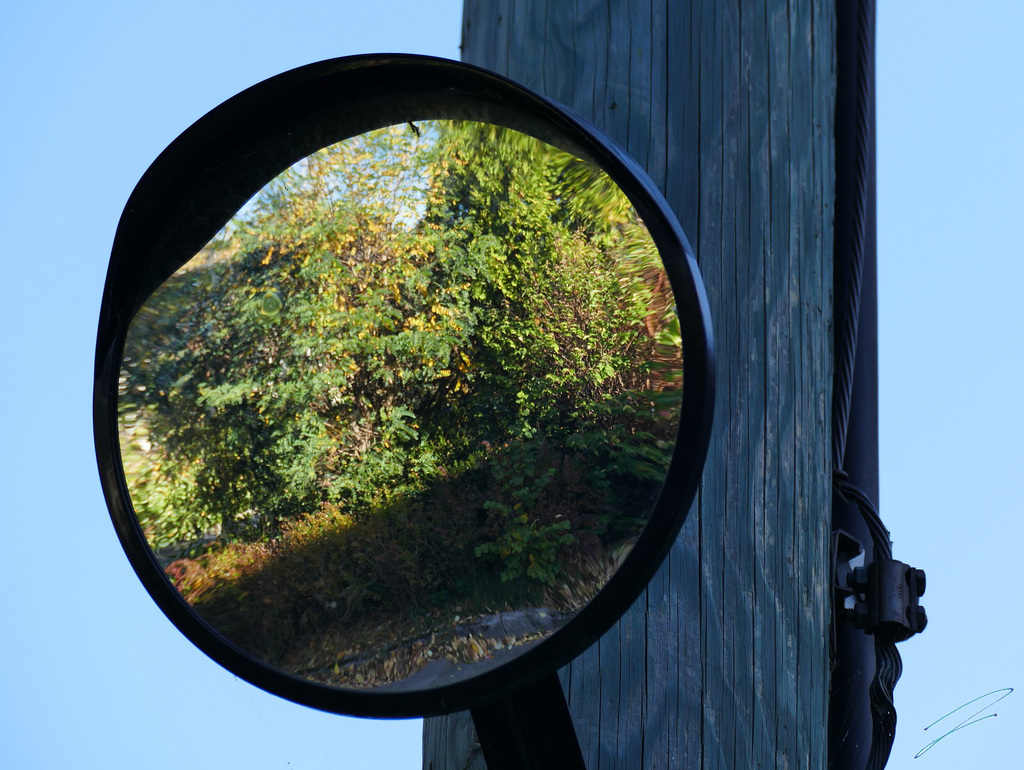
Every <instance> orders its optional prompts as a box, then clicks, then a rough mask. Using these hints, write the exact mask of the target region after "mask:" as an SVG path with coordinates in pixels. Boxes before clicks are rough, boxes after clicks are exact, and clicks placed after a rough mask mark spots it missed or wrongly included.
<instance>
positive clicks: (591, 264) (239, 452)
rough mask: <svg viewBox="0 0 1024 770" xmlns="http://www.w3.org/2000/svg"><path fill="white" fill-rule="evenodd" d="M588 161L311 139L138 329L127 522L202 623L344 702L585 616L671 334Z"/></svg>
mask: <svg viewBox="0 0 1024 770" xmlns="http://www.w3.org/2000/svg"><path fill="white" fill-rule="evenodd" d="M674 312H675V311H674V303H673V300H672V295H671V290H670V288H669V284H668V279H667V277H666V275H665V272H664V269H663V267H662V265H661V261H660V258H659V255H658V252H657V249H656V247H655V246H654V243H653V241H652V240H651V238H650V236H649V235H648V233H647V230H646V228H645V227H644V225H643V223H642V222H641V221H640V220H639V218H638V217H637V215H636V213H635V212H634V210H633V209H632V207H631V206H630V204H629V202H628V201H627V199H626V198H625V196H624V195H623V194H622V192H621V191H620V190H619V189H618V188H617V187H616V186H615V185H614V184H613V183H612V182H611V181H610V180H609V178H608V177H607V176H606V175H605V174H604V173H603V172H601V171H600V170H599V169H597V168H596V167H594V166H593V165H590V164H588V163H587V162H584V161H582V160H580V159H578V158H575V157H573V156H570V155H567V154H565V153H563V152H561V151H559V150H556V149H554V148H553V147H551V146H548V145H546V144H543V143H541V142H539V141H537V140H535V139H533V138H531V137H528V136H526V135H524V134H520V133H517V132H514V131H509V130H506V129H501V128H498V127H496V126H492V125H487V124H480V123H466V122H447V121H438V122H424V123H417V124H403V125H397V126H391V127H389V128H384V129H381V130H379V131H374V132H371V133H367V134H364V135H361V136H358V137H355V138H352V139H348V140H346V141H344V142H340V143H338V144H335V145H333V146H330V147H327V148H326V149H324V150H321V151H320V152H317V153H315V154H314V155H311V156H309V157H307V158H305V159H303V160H302V161H300V162H298V163H297V164H295V165H294V166H293V167H292V168H290V169H288V170H287V171H285V172H284V173H283V174H281V175H280V176H279V177H278V178H276V179H275V180H273V181H272V182H271V183H270V184H268V185H267V186H266V187H265V188H264V189H262V190H261V191H260V192H259V193H258V194H257V195H256V196H255V197H254V198H253V199H252V200H251V201H250V202H249V203H248V204H247V205H246V206H245V207H243V209H242V210H241V211H239V212H238V214H237V215H236V216H235V218H234V219H232V220H231V221H230V222H229V223H228V224H227V225H226V226H225V227H224V228H223V230H222V231H221V232H220V233H219V234H218V236H217V237H216V238H215V239H214V240H212V241H211V242H210V243H209V244H208V245H207V246H206V247H205V248H204V249H203V250H202V251H201V252H200V253H199V254H197V255H196V256H195V257H194V258H193V259H191V260H190V261H189V262H188V263H186V264H185V265H184V266H183V267H182V268H181V269H180V270H178V271H177V272H176V273H175V274H174V275H173V276H171V277H170V278H169V279H168V280H167V281H166V282H165V283H164V284H163V285H162V286H161V287H160V288H159V289H158V290H157V291H156V292H155V293H154V294H153V295H152V296H151V297H150V298H149V299H148V301H147V302H146V303H145V304H144V306H143V307H142V308H141V310H139V312H138V314H137V315H136V317H135V318H134V320H133V321H132V323H131V327H130V329H129V332H128V338H127V340H126V343H125V347H124V358H123V365H122V372H121V380H120V392H119V401H118V403H119V415H120V439H121V448H122V450H121V451H122V460H123V465H124V470H125V475H126V479H127V484H128V489H129V492H130V495H131V499H132V503H133V506H134V508H135V511H136V513H137V515H138V518H139V522H140V525H141V527H142V529H143V531H144V532H145V534H146V537H147V538H148V541H149V543H150V545H151V546H152V548H153V550H154V552H155V553H156V555H157V558H158V559H159V560H160V562H161V564H162V565H163V566H164V568H165V571H166V574H167V575H168V576H169V578H170V580H171V581H172V582H173V583H174V585H175V586H176V588H177V589H178V590H179V591H180V592H181V594H182V595H183V596H184V597H185V599H186V600H187V601H188V602H189V603H190V604H191V605H192V606H193V607H194V608H195V610H196V611H197V612H198V613H199V614H200V616H202V617H203V618H204V619H205V620H206V621H207V622H208V623H209V624H210V625H211V626H213V627H214V628H215V629H216V630H218V631H219V632H220V633H222V634H223V635H224V636H225V637H227V638H228V639H230V640H231V641H233V642H234V643H235V644H237V645H238V646H239V647H241V648H242V649H244V650H246V651H248V652H249V653H251V654H252V655H254V656H256V657H257V658H260V659H261V660H264V661H266V662H267V663H269V664H271V665H273V666H275V667H277V668H280V669H283V670H285V671H288V672H291V673H293V674H295V675H298V676H302V677H305V678H308V679H311V680H314V681H318V682H324V683H328V684H331V685H335V686H338V687H344V688H372V687H380V686H385V685H391V686H405V687H417V688H418V687H427V686H430V685H431V684H439V683H447V682H449V681H452V680H453V679H454V678H458V677H465V676H471V675H473V674H474V673H476V672H478V671H480V670H481V669H482V668H484V667H489V666H491V665H494V664H495V663H496V662H500V661H501V660H503V659H504V658H506V657H507V656H509V655H514V654H516V652H518V651H521V650H523V649H525V647H526V646H528V645H530V644H532V643H535V642H536V641H537V640H540V639H543V638H544V637H545V636H547V635H549V634H550V633H552V632H553V631H554V630H557V628H558V627H559V626H560V625H561V624H563V623H564V622H565V621H566V620H567V619H569V618H570V617H572V615H573V614H574V613H576V612H578V611H579V609H580V608H581V607H583V606H584V605H585V604H586V603H587V602H588V601H589V600H590V599H591V598H592V597H593V596H594V595H595V594H596V593H597V592H598V591H599V590H600V589H601V588H602V586H603V585H604V584H605V583H606V582H607V580H608V578H609V577H610V576H611V574H612V573H613V572H614V570H615V569H616V566H617V565H618V564H619V563H621V560H622V559H623V558H624V556H625V554H627V553H628V552H629V549H630V548H631V546H632V544H633V543H634V542H635V540H636V538H637V536H638V534H639V533H640V531H641V530H642V528H643V526H644V523H645V521H646V519H647V517H648V515H649V513H650V511H651V509H652V506H653V504H654V501H655V500H656V499H657V496H658V494H659V491H660V488H661V484H662V481H663V478H664V475H665V473H666V470H667V467H668V462H669V458H670V457H671V454H672V449H673V442H674V440H675V433H676V428H677V423H678V414H677V413H678V409H679V405H680V400H681V388H682V381H681V356H682V352H681V350H680V339H679V323H678V319H676V317H675V315H674Z"/></svg>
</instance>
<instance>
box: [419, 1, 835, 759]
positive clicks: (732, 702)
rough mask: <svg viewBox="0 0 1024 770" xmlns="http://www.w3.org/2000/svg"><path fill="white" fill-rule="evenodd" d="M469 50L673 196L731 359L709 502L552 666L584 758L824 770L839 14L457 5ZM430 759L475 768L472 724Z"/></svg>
mask: <svg viewBox="0 0 1024 770" xmlns="http://www.w3.org/2000/svg"><path fill="white" fill-rule="evenodd" d="M463 58H464V60H465V61H467V62H470V63H473V64H478V65H481V66H484V67H486V68H488V69H491V70H495V71H497V72H500V73H502V74H505V75H508V76H509V77H511V78H513V79H515V80H518V81H520V82H522V83H523V84H525V85H527V86H529V87H531V88H533V89H535V90H537V91H539V92H541V93H543V94H545V95H547V96H549V97H552V98H554V99H556V100H558V101H561V102H563V103H565V104H568V105H569V106H571V107H573V108H574V109H576V110H577V111H578V112H580V113H581V114H583V115H584V116H585V117H587V118H589V119H590V120H592V121H593V122H594V123H596V124H597V125H598V126H599V127H600V128H601V129H602V130H603V131H605V132H606V133H607V134H609V135H610V136H611V137H612V138H613V139H614V140H615V141H617V142H618V143H619V144H620V145H622V146H623V147H624V148H625V149H626V150H627V151H628V152H629V153H630V154H631V155H632V156H633V157H634V158H636V159H637V160H638V161H639V163H640V164H641V165H642V166H644V167H645V168H646V169H647V172H648V174H649V175H650V176H651V178H652V179H653V180H654V181H655V183H656V184H657V185H658V186H659V187H660V188H661V190H662V191H663V192H664V194H665V196H666V198H667V199H668V202H669V204H670V205H671V206H672V207H673V209H674V210H675V212H676V214H677V216H678V218H679V220H680V222H681V223H682V226H683V229H684V230H685V231H686V233H687V235H688V237H689V238H690V241H691V243H692V244H693V246H694V249H695V251H696V253H697V258H698V260H699V262H700V266H701V271H702V273H703V276H704V281H705V284H706V287H707V292H708V296H709V300H710V305H711V311H712V316H713V321H714V334H715V343H716V351H717V361H718V364H717V366H718V386H717V404H716V415H715V425H714V429H713V433H712V438H711V447H710V451H709V454H708V461H707V465H706V467H705V472H704V479H703V482H702V485H701V489H700V493H699V495H698V499H697V501H696V502H695V504H694V507H693V509H692V511H691V513H690V515H689V518H688V519H687V521H686V524H685V526H684V528H683V531H682V533H681V534H680V536H679V538H678V541H677V542H676V544H675V546H674V547H673V550H672V552H671V554H670V556H669V558H668V560H667V561H666V562H665V564H664V565H663V567H662V569H661V570H660V572H659V573H658V575H657V576H656V577H655V578H654V580H653V581H652V583H651V584H650V586H649V587H648V589H647V590H646V592H645V593H644V594H643V595H642V596H641V598H640V599H639V600H638V601H637V603H636V604H635V605H634V606H633V608H632V609H631V610H630V611H629V612H628V613H627V614H626V615H625V616H624V617H623V618H622V620H621V621H620V622H619V623H618V624H617V625H616V626H614V627H613V628H612V629H611V630H610V631H609V632H608V633H607V634H606V635H605V636H604V637H602V638H601V640H600V641H599V642H598V643H597V644H595V645H594V646H593V647H591V648H590V649H589V650H588V651H587V652H586V653H584V654H583V655H582V656H580V657H579V658H578V659H577V660H575V661H574V662H573V663H572V664H571V665H570V666H568V667H567V668H566V669H564V670H563V671H562V672H561V679H562V683H563V686H564V688H565V692H566V694H567V697H568V700H569V706H570V710H571V712H572V714H573V719H574V722H575V725H576V731H577V733H578V735H579V739H580V743H581V745H582V748H583V755H584V758H585V760H586V763H587V767H588V768H590V769H591V770H597V769H598V768H600V769H601V770H607V769H608V768H641V767H642V768H696V767H703V768H758V767H760V768H776V767H778V768H823V767H825V765H826V746H827V713H828V683H829V669H828V640H829V624H830V611H831V606H830V602H831V594H830V567H829V554H828V542H829V532H830V496H831V485H830V477H831V462H832V460H831V448H830V441H831V433H830V408H831V407H830V404H831V389H832V366H833V363H832V328H831V322H832V306H831V290H832V254H833V229H832V228H833V224H832V220H833V212H832V202H833V199H834V187H833V184H834V182H833V177H834V161H833V135H834V131H833V128H834V127H833V116H834V108H835V101H834V99H835V70H834V61H835V57H834V4H833V3H832V2H830V1H824V0H822V1H819V0H807V1H806V2H799V1H798V0H791V1H790V2H784V1H782V0H760V2H758V1H756V0H755V1H753V2H748V1H747V0H743V1H742V2H741V1H740V0H690V1H689V2H683V1H681V0H611V1H610V2H609V0H576V1H575V2H568V1H566V2H562V1H561V0H558V1H557V2H556V1H555V0H466V3H465V11H464V19H463ZM424 749H425V757H424V768H430V769H431V770H444V769H450V770H455V769H456V768H457V769H458V770H462V769H463V768H475V767H483V764H482V762H483V760H482V757H481V756H480V755H479V752H478V751H475V750H474V745H473V742H472V726H471V722H470V720H469V716H468V714H456V715H452V716H449V717H446V718H440V719H433V720H428V721H427V723H426V727H425V735H424Z"/></svg>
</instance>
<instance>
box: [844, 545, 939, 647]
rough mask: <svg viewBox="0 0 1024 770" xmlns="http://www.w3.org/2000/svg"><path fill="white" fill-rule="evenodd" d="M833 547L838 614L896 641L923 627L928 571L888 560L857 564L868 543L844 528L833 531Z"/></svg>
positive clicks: (858, 626) (879, 635)
mask: <svg viewBox="0 0 1024 770" xmlns="http://www.w3.org/2000/svg"><path fill="white" fill-rule="evenodd" d="M832 546H833V547H832V576H833V588H834V590H835V594H836V608H837V614H841V615H845V616H846V617H848V618H850V619H852V621H853V625H854V626H855V627H856V628H859V629H862V630H864V631H866V632H867V633H869V634H874V635H875V636H878V637H882V638H887V639H889V640H891V641H894V642H902V641H904V640H906V639H909V638H910V637H911V636H913V635H914V634H918V633H920V632H921V631H923V630H924V628H925V626H926V625H928V615H927V614H926V613H925V611H924V607H922V606H921V604H920V602H919V599H920V597H921V596H923V595H924V590H925V574H924V570H920V569H915V568H914V567H911V566H909V565H907V564H904V563H903V562H901V561H897V560H896V559H887V558H884V559H875V560H874V561H872V562H871V563H870V564H867V565H865V566H854V564H853V563H854V562H856V561H857V558H858V557H859V556H860V555H861V554H863V553H864V547H863V546H862V545H861V543H860V542H859V541H858V540H857V539H856V538H855V537H853V536H852V535H850V534H849V533H848V532H844V531H843V530H836V531H835V532H833V533H832ZM849 597H852V598H853V601H852V605H851V602H850V601H849Z"/></svg>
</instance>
